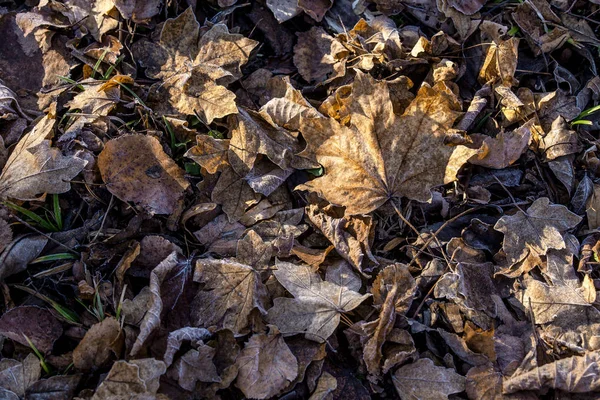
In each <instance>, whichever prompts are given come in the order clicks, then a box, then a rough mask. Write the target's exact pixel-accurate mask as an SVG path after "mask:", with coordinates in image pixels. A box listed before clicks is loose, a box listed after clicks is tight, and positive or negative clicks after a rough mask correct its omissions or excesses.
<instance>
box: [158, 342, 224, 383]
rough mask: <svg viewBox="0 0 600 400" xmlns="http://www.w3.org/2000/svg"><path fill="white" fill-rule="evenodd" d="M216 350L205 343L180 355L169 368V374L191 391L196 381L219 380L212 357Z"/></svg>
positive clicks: (208, 381)
mask: <svg viewBox="0 0 600 400" xmlns="http://www.w3.org/2000/svg"><path fill="white" fill-rule="evenodd" d="M216 352H217V350H216V349H214V348H212V347H210V346H207V345H205V344H199V345H198V348H197V349H191V350H189V351H188V352H187V353H185V354H184V355H182V356H181V357H180V358H179V359H178V360H177V361H175V363H174V364H173V366H172V367H171V369H170V372H169V375H170V376H173V377H174V378H175V379H177V381H178V383H179V386H181V387H182V388H184V389H185V390H189V391H190V392H193V391H194V389H195V388H196V382H206V383H210V382H220V381H221V378H219V375H218V374H217V369H216V367H215V364H214V363H213V358H214V356H215V354H216Z"/></svg>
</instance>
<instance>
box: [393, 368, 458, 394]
mask: <svg viewBox="0 0 600 400" xmlns="http://www.w3.org/2000/svg"><path fill="white" fill-rule="evenodd" d="M392 379H393V381H394V386H395V387H396V390H397V391H398V394H399V395H400V397H401V398H406V399H411V398H414V399H428V400H448V395H450V394H454V393H460V392H462V391H463V390H465V378H464V377H462V376H460V375H458V374H457V373H456V372H455V371H454V370H453V369H451V368H444V367H438V366H436V365H434V364H433V361H431V360H430V359H428V358H422V359H420V360H418V361H416V362H414V363H412V364H408V365H405V366H404V367H401V368H398V369H397V370H396V372H394V375H393V376H392Z"/></svg>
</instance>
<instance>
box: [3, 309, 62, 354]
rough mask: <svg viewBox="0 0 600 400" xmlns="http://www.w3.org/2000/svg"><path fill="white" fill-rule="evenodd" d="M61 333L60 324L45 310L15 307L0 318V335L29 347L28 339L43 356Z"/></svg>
mask: <svg viewBox="0 0 600 400" xmlns="http://www.w3.org/2000/svg"><path fill="white" fill-rule="evenodd" d="M32 321H35V323H32ZM62 333H63V328H62V325H61V324H60V322H58V320H57V319H56V318H55V317H54V315H53V314H52V313H51V312H50V311H48V310H47V309H45V308H40V307H36V306H21V307H15V308H13V309H10V310H8V311H7V312H5V313H4V314H3V315H2V317H0V335H2V336H4V337H7V338H9V339H12V340H14V341H15V342H17V343H21V344H22V345H24V346H29V342H28V340H27V338H29V340H31V342H32V343H33V344H34V346H35V347H37V349H38V350H39V351H40V352H42V353H43V354H46V353H49V352H50V351H52V347H53V346H54V342H55V341H56V340H58V338H59V337H61V335H62Z"/></svg>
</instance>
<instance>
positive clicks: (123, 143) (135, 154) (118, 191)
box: [98, 135, 190, 214]
mask: <svg viewBox="0 0 600 400" xmlns="http://www.w3.org/2000/svg"><path fill="white" fill-rule="evenodd" d="M98 167H99V168H100V173H101V174H102V180H103V181H104V182H105V183H106V188H107V189H108V190H109V191H110V192H111V193H112V194H114V195H115V196H116V197H118V198H119V199H121V200H123V201H133V202H134V203H136V204H138V205H140V206H141V207H143V208H144V209H146V210H148V211H149V212H151V213H156V214H172V213H173V212H175V209H176V204H177V202H178V201H179V200H180V199H181V198H182V196H183V192H184V191H185V190H186V189H187V188H188V187H189V185H190V183H189V182H188V181H187V180H186V179H185V178H184V172H183V170H182V169H181V168H179V166H177V164H176V163H175V162H174V161H173V160H172V159H171V158H170V157H169V156H167V154H166V153H165V152H164V151H163V149H162V146H161V144H160V142H159V141H158V140H157V139H156V138H154V137H152V136H143V135H124V136H121V137H119V138H117V139H112V140H110V141H109V142H107V143H106V145H105V147H104V150H102V153H100V155H99V156H98Z"/></svg>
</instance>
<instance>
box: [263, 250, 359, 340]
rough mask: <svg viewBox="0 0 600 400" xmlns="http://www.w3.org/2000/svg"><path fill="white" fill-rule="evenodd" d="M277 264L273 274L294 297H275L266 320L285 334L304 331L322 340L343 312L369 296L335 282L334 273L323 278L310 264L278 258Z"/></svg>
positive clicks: (336, 324)
mask: <svg viewBox="0 0 600 400" xmlns="http://www.w3.org/2000/svg"><path fill="white" fill-rule="evenodd" d="M275 266H276V267H277V270H275V271H274V272H273V274H274V275H275V277H276V278H277V280H278V281H279V283H281V284H282V285H283V287H285V288H286V289H287V291H288V292H290V293H291V294H292V295H293V296H294V298H293V299H290V298H287V297H277V298H275V299H274V301H273V307H272V308H271V309H270V310H269V311H268V314H267V321H268V322H269V323H271V324H274V325H276V326H277V327H278V328H279V330H280V331H281V332H282V333H283V334H284V335H286V334H287V335H293V334H298V333H304V334H305V336H306V338H307V339H310V340H314V341H316V342H323V341H325V340H327V338H329V336H331V334H333V332H334V331H335V329H336V327H337V326H338V324H339V322H340V315H341V314H342V313H345V312H348V311H352V310H353V309H355V308H356V307H358V306H359V305H360V303H362V302H363V301H365V300H366V299H367V298H368V297H369V296H370V295H369V294H364V295H361V294H360V293H358V292H357V291H356V290H357V289H356V288H353V289H352V288H348V287H346V286H340V285H339V284H337V283H333V282H332V280H334V279H335V277H334V276H331V275H329V276H326V279H327V280H325V281H323V280H322V279H321V277H320V276H319V274H318V273H316V272H314V271H313V269H312V267H310V266H308V265H302V264H300V265H296V264H292V263H288V262H284V261H279V260H277V262H276V263H275Z"/></svg>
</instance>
